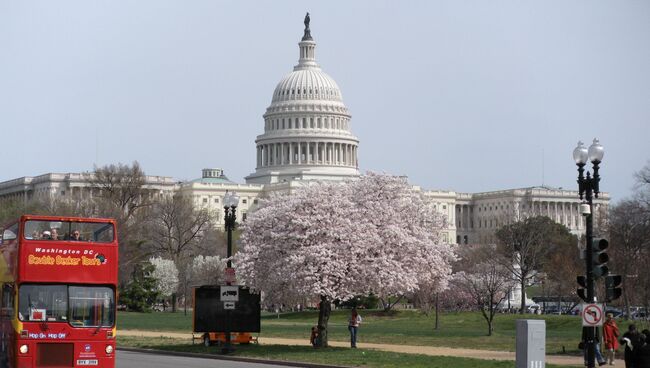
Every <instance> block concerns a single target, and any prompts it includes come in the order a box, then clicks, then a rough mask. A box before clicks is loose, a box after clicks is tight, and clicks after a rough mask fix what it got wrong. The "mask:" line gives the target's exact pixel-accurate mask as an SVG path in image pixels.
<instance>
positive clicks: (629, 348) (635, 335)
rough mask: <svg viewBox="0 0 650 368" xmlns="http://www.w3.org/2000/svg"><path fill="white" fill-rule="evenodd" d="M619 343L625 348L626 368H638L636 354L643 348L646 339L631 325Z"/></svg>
mask: <svg viewBox="0 0 650 368" xmlns="http://www.w3.org/2000/svg"><path fill="white" fill-rule="evenodd" d="M619 342H620V343H621V345H624V346H625V356H624V358H625V368H637V366H636V353H637V351H638V350H639V349H640V348H641V346H643V343H644V342H645V337H644V336H643V335H641V334H640V333H639V331H637V330H636V325H634V324H631V325H630V326H628V328H627V332H626V333H624V334H623V337H622V338H621V340H620V341H619Z"/></svg>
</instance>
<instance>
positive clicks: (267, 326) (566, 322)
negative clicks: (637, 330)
mask: <svg viewBox="0 0 650 368" xmlns="http://www.w3.org/2000/svg"><path fill="white" fill-rule="evenodd" d="M348 314H349V311H347V310H336V311H333V312H332V316H331V319H330V322H329V338H330V339H331V340H332V341H347V340H348V339H349V332H348V330H347V323H346V321H347V317H348ZM361 314H362V316H363V323H362V325H361V328H360V330H359V339H360V341H361V342H368V343H385V344H398V345H425V346H445V347H454V348H472V349H486V350H498V351H514V347H515V333H516V331H515V325H516V323H515V321H516V320H517V319H519V318H522V316H520V315H516V314H499V315H497V316H496V318H495V325H494V333H493V335H492V336H487V335H486V329H487V328H486V324H485V321H484V319H483V317H482V316H481V315H480V314H479V313H475V312H462V313H442V314H441V315H440V329H438V330H435V329H434V328H433V327H434V318H433V316H426V315H424V314H422V313H420V312H417V311H400V312H396V313H389V314H386V313H383V312H381V311H361ZM523 318H529V319H542V318H543V319H545V320H546V351H547V353H548V354H559V353H562V352H563V351H565V352H567V353H569V354H576V355H577V354H580V351H579V350H578V349H577V346H578V341H579V339H580V331H581V325H580V324H581V321H580V318H579V317H577V316H549V315H547V316H538V315H530V314H527V315H525V316H523ZM317 320H318V311H306V312H296V313H281V314H280V318H277V315H276V314H266V315H263V316H262V332H261V333H260V336H262V337H283V338H294V339H302V340H305V341H307V340H308V339H309V333H310V328H311V326H314V325H315V324H316V322H317ZM118 328H119V329H128V330H145V331H171V332H185V333H189V332H191V331H192V316H191V312H190V313H188V314H187V315H184V313H183V312H182V311H179V312H177V313H129V312H120V313H119V315H118ZM621 328H627V324H622V323H621Z"/></svg>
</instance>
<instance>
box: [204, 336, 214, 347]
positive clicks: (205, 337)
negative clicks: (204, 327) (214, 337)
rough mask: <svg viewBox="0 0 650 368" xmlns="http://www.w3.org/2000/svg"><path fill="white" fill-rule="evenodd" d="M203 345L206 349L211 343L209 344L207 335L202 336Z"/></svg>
mask: <svg viewBox="0 0 650 368" xmlns="http://www.w3.org/2000/svg"><path fill="white" fill-rule="evenodd" d="M203 345H205V346H206V347H207V346H210V345H212V343H211V342H210V335H208V334H205V335H203Z"/></svg>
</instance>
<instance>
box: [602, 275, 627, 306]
mask: <svg viewBox="0 0 650 368" xmlns="http://www.w3.org/2000/svg"><path fill="white" fill-rule="evenodd" d="M622 282H623V278H622V277H621V275H610V276H607V277H605V299H606V300H607V301H608V302H611V301H612V300H616V299H618V298H620V297H621V294H623V289H621V283H622Z"/></svg>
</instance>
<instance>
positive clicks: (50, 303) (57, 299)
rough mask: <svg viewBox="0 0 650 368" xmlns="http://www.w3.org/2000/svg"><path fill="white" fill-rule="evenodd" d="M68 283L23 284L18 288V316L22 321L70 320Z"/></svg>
mask: <svg viewBox="0 0 650 368" xmlns="http://www.w3.org/2000/svg"><path fill="white" fill-rule="evenodd" d="M67 312H68V290H67V286H66V285H38V284H25V285H21V286H20V289H19V290H18V317H19V318H20V320H22V321H46V322H64V321H67V320H68V316H67Z"/></svg>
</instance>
